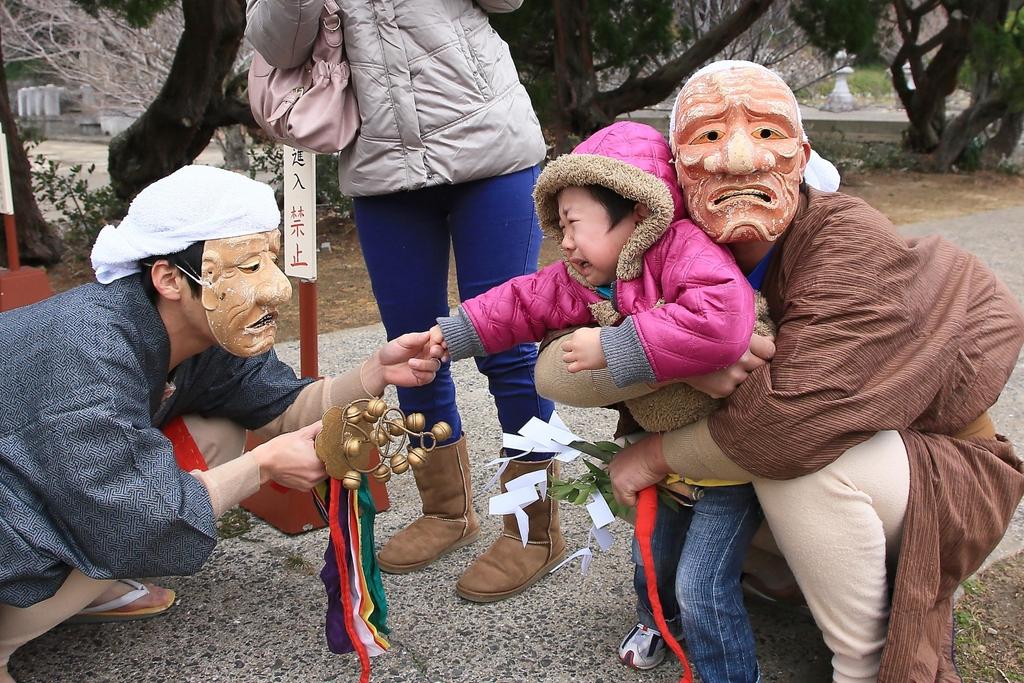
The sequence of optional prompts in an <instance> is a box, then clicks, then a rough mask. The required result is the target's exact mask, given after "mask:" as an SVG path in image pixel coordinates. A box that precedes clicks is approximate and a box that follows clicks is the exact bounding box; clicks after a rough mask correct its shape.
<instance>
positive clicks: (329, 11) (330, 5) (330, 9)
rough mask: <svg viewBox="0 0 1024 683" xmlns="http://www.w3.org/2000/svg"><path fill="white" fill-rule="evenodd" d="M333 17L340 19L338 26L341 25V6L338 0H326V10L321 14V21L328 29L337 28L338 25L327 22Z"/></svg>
mask: <svg viewBox="0 0 1024 683" xmlns="http://www.w3.org/2000/svg"><path fill="white" fill-rule="evenodd" d="M331 17H334V18H336V19H337V20H338V26H340V25H341V7H340V6H338V3H337V0H325V2H324V11H323V12H322V14H321V21H322V22H323V24H324V26H325V27H327V28H328V30H331V31H334V30H337V28H338V26H335V25H333V23H327V22H328V20H329V19H330V18H331Z"/></svg>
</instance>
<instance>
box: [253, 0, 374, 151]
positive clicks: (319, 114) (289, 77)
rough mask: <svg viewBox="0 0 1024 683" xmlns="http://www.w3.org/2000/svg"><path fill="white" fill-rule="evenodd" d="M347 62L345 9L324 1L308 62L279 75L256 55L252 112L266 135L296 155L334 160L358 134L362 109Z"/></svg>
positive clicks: (276, 70)
mask: <svg viewBox="0 0 1024 683" xmlns="http://www.w3.org/2000/svg"><path fill="white" fill-rule="evenodd" d="M349 75H350V71H349V66H348V61H346V59H345V56H344V41H343V38H342V30H341V9H340V8H339V7H338V4H337V2H335V0H326V2H325V3H324V11H323V14H322V15H321V17H320V30H319V32H318V33H317V36H316V41H315V42H314V43H313V53H312V54H311V55H310V58H309V60H308V61H307V62H306V63H305V64H303V65H301V66H297V67H295V68H292V69H279V68H277V67H274V66H271V65H270V64H268V63H267V60H265V59H263V56H262V55H260V54H259V52H257V53H256V54H254V55H253V58H252V65H251V66H250V67H249V106H250V107H251V108H252V114H253V116H254V117H255V118H256V123H258V124H259V126H260V128H262V129H263V130H264V131H265V132H266V133H267V135H269V136H270V137H272V138H273V139H274V140H276V141H278V142H282V143H284V144H286V145H290V146H292V147H297V148H298V149H304V150H307V151H310V152H317V153H320V154H331V153H334V152H340V151H341V150H343V149H345V147H347V146H348V145H349V143H351V142H352V140H353V138H355V136H356V133H357V132H358V131H359V108H358V106H357V105H356V96H355V93H354V92H353V91H352V87H351V84H350V83H349Z"/></svg>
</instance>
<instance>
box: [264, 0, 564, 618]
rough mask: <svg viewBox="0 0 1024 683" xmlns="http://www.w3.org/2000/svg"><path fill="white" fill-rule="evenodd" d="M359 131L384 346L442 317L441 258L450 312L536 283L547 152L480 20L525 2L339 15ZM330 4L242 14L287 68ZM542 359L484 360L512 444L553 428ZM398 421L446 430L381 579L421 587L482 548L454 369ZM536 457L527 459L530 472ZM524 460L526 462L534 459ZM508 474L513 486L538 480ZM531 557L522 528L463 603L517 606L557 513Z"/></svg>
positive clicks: (543, 565) (386, 554) (353, 186)
mask: <svg viewBox="0 0 1024 683" xmlns="http://www.w3.org/2000/svg"><path fill="white" fill-rule="evenodd" d="M337 2H338V5H339V6H340V10H341V18H342V25H343V31H344V39H345V52H346V56H347V58H348V62H349V65H350V67H351V69H352V81H351V82H352V87H353V88H354V91H355V94H356V99H357V101H358V104H359V111H360V118H361V128H360V131H359V135H358V137H357V138H356V139H355V141H354V142H353V143H352V144H351V145H350V146H349V147H348V148H346V149H345V150H344V151H342V153H341V157H340V161H339V175H340V178H341V190H342V192H344V193H345V194H346V195H348V196H350V197H353V198H354V205H355V218H356V228H357V230H358V233H359V239H360V243H361V245H362V250H363V256H364V258H365V259H366V265H367V269H368V271H369V274H370V280H371V283H372V285H373V292H374V296H375V297H376V299H377V305H378V307H379V309H380V314H381V318H382V320H383V322H384V327H385V329H386V330H387V334H388V337H389V338H394V337H397V336H398V335H401V334H403V333H405V332H410V331H417V330H425V329H429V328H430V327H431V326H433V325H434V320H435V318H437V317H439V316H445V315H448V310H449V309H448V254H449V250H450V249H452V250H453V251H454V254H455V263H456V266H457V268H456V270H457V274H458V286H459V296H460V298H462V299H467V298H469V297H473V296H476V295H477V294H480V293H482V292H484V291H486V290H488V289H490V288H491V287H494V286H495V285H498V284H500V283H502V282H504V281H506V280H508V279H510V278H513V277H516V276H518V275H523V274H526V273H529V272H532V271H534V270H536V267H537V258H538V255H539V251H540V239H541V233H540V227H539V224H538V222H537V216H536V213H535V212H534V207H533V200H532V196H531V193H532V190H533V185H534V181H535V180H536V178H537V174H538V164H539V163H540V161H541V160H543V158H544V155H545V144H544V137H543V134H542V132H541V128H540V124H539V123H538V121H537V116H536V114H535V113H534V111H533V107H532V105H531V103H530V98H529V96H528V95H527V93H526V90H525V88H523V86H522V85H521V84H520V82H519V78H518V75H517V73H516V68H515V65H514V64H513V62H512V58H511V56H510V55H509V50H508V46H507V45H506V44H505V42H504V41H503V40H502V39H501V38H500V37H499V36H498V34H497V33H495V31H494V29H492V28H491V26H490V23H489V22H488V19H487V14H486V12H509V11H512V10H515V9H517V8H518V7H519V6H520V5H521V4H522V0H477V1H476V2H474V1H472V0H337ZM323 6H324V0H248V12H247V14H248V28H247V29H246V35H247V36H248V38H249V40H251V41H252V43H253V45H254V46H255V47H256V49H257V50H258V51H259V52H260V54H261V55H262V56H263V57H264V58H265V59H266V60H267V61H268V62H269V63H270V64H272V65H274V66H278V67H294V66H297V65H299V64H302V63H303V62H304V61H305V60H306V59H307V58H308V57H309V54H310V51H311V49H312V45H313V41H314V39H315V38H316V33H317V28H318V23H319V21H320V17H321V12H322V10H323ZM535 358H536V349H535V348H534V347H533V346H532V345H523V346H519V347H516V348H514V349H512V350H510V351H507V352H505V353H500V354H496V355H494V356H488V357H486V358H478V359H477V361H476V362H477V366H478V367H479V369H480V371H481V372H483V373H484V374H485V375H486V376H487V378H488V381H489V386H490V391H491V393H492V394H493V395H494V399H495V404H496V406H497V409H498V419H499V421H500V422H501V428H502V430H503V431H505V432H512V433H514V432H516V431H518V430H519V428H520V427H522V426H523V425H524V424H525V423H526V422H527V421H529V419H530V418H531V417H539V418H541V419H544V420H547V419H548V418H549V417H550V415H551V411H552V404H551V402H550V401H547V400H544V399H542V398H540V397H539V396H537V393H536V390H535V389H534V385H533V366H534V361H535ZM398 396H399V401H400V402H401V406H402V409H403V410H405V411H406V412H412V411H415V412H420V413H423V414H424V415H426V418H427V423H428V424H430V423H433V422H435V421H437V420H444V421H446V422H448V423H449V424H451V425H452V428H453V437H452V441H451V442H450V443H448V444H447V445H445V446H444V447H443V448H439V449H437V450H435V451H434V452H433V454H432V455H431V466H430V467H429V468H425V469H424V471H422V472H420V471H417V472H416V485H417V488H418V489H419V492H420V497H421V499H422V501H423V516H422V517H421V518H419V519H417V520H416V521H415V522H413V523H412V524H411V525H410V526H409V527H407V528H406V529H404V530H402V531H401V532H399V533H398V534H396V535H395V536H394V537H393V538H391V540H390V541H389V542H388V543H387V544H386V545H385V546H384V547H383V548H381V550H380V555H379V559H380V564H381V567H382V568H383V569H384V570H385V571H388V572H392V573H405V572H411V571H415V570H417V569H420V568H422V567H425V566H426V565H428V564H430V563H431V562H433V561H434V560H435V559H437V558H438V557H439V556H441V555H442V554H444V553H446V552H448V551H451V550H454V549H456V548H459V547H461V546H464V545H468V544H469V543H472V542H473V541H475V540H476V539H477V536H478V535H479V523H478V521H477V518H476V515H475V513H474V511H473V505H472V495H471V487H470V475H469V458H468V451H467V447H466V440H465V437H464V436H463V435H462V428H461V424H462V423H461V419H460V417H459V414H458V411H457V409H456V406H455V386H454V384H453V382H452V379H451V375H450V372H449V368H448V366H447V364H446V365H445V366H444V367H442V368H441V370H440V371H439V372H438V373H437V379H436V380H435V381H434V382H433V383H432V384H430V385H428V386H424V387H419V388H416V389H401V390H399V392H398ZM534 455H535V454H531V456H534ZM529 457H530V456H527V458H529ZM549 459H550V454H546V455H543V456H542V459H541V460H539V461H538V460H535V461H530V462H527V461H526V458H524V459H523V461H513V462H512V463H511V464H510V467H509V468H508V469H507V470H506V472H505V474H504V476H503V483H504V481H507V480H508V479H511V478H514V477H516V476H519V475H522V474H525V473H527V472H530V471H534V470H538V469H541V468H544V467H546V466H547V464H548V460H549ZM526 511H527V514H528V515H529V516H530V518H531V523H530V538H529V543H528V544H527V545H526V546H525V547H524V545H523V544H522V542H521V541H520V540H519V537H518V530H517V525H516V523H515V521H514V519H512V520H506V524H505V533H504V534H503V535H502V536H499V538H498V540H497V541H496V542H495V543H494V544H493V545H492V546H491V547H490V548H489V549H488V550H487V552H485V553H484V555H483V556H481V557H480V558H478V559H477V561H476V562H475V563H474V564H473V565H472V566H471V567H470V568H469V569H468V570H467V571H466V572H465V573H464V574H463V576H462V578H461V579H460V580H459V582H458V585H457V587H456V589H457V591H458V593H459V594H460V595H461V596H462V597H464V598H466V599H469V600H475V601H479V602H490V601H494V600H501V599H503V598H506V597H509V596H511V595H515V594H517V593H520V592H522V591H523V590H525V589H526V588H527V587H529V586H530V585H532V584H533V583H534V582H536V581H537V580H539V579H540V578H541V577H543V576H544V574H545V573H546V572H547V570H548V569H549V568H550V567H551V566H553V565H554V564H556V563H557V562H558V561H559V560H560V559H561V556H562V555H563V554H564V542H563V540H562V534H561V531H560V529H559V525H558V514H557V508H556V507H555V503H554V502H553V501H552V500H551V499H550V498H548V499H547V500H546V501H538V502H537V503H535V504H533V505H532V506H530V507H528V508H526Z"/></svg>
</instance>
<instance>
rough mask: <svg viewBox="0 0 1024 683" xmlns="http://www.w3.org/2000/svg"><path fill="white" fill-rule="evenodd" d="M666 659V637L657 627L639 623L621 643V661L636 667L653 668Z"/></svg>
mask: <svg viewBox="0 0 1024 683" xmlns="http://www.w3.org/2000/svg"><path fill="white" fill-rule="evenodd" d="M664 660H665V639H664V638H662V637H661V631H659V630H658V629H656V628H650V627H648V626H644V625H643V624H637V625H636V626H634V627H633V628H632V629H631V630H630V632H629V633H627V634H626V637H625V638H623V639H622V644H621V645H619V661H621V662H622V663H623V664H625V665H626V666H630V667H633V668H634V669H640V670H641V671H646V670H647V669H653V668H654V667H656V666H658V665H659V664H661V663H662V662H663V661H664Z"/></svg>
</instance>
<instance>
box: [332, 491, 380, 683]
mask: <svg viewBox="0 0 1024 683" xmlns="http://www.w3.org/2000/svg"><path fill="white" fill-rule="evenodd" d="M341 490H342V486H341V481H339V480H337V479H332V480H331V509H330V513H329V514H328V515H327V516H328V518H329V519H330V525H331V541H332V543H333V544H334V561H335V562H337V563H338V575H339V577H340V582H341V607H342V611H343V612H344V616H345V619H344V623H345V631H346V632H347V633H348V637H349V640H351V641H352V646H353V647H354V648H355V650H356V654H357V655H359V666H360V667H361V668H362V671H361V672H360V674H359V683H369V682H370V656H369V655H368V654H367V653H366V645H364V644H363V641H362V640H361V639H360V638H359V633H358V632H357V631H356V627H355V623H354V622H353V621H352V596H351V594H350V593H349V590H350V589H351V585H350V583H349V578H348V558H347V554H348V553H347V552H346V551H345V549H344V548H345V545H346V544H345V535H344V534H342V533H341V525H340V524H339V522H338V519H339V518H338V514H339V512H340V510H339V508H340V507H341Z"/></svg>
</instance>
